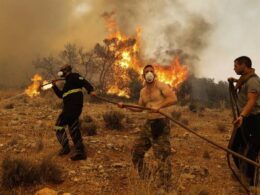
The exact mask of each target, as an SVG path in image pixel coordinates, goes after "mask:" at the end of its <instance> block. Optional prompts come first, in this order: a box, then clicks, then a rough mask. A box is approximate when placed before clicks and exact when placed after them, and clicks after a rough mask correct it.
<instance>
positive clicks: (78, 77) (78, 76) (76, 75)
mask: <svg viewBox="0 0 260 195" xmlns="http://www.w3.org/2000/svg"><path fill="white" fill-rule="evenodd" d="M71 78H73V79H79V80H84V77H83V76H81V75H80V74H79V73H76V72H73V73H71Z"/></svg>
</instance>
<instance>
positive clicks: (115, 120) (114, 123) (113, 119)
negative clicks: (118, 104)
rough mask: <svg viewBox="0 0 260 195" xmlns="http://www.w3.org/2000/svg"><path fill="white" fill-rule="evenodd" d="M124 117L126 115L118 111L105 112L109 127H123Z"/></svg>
mask: <svg viewBox="0 0 260 195" xmlns="http://www.w3.org/2000/svg"><path fill="white" fill-rule="evenodd" d="M124 117H125V115H124V114H123V113H121V112H118V111H109V112H106V113H104V114H103V119H104V121H105V125H106V127H107V128H109V129H116V130H120V129H122V128H123V125H122V120H123V119H124Z"/></svg>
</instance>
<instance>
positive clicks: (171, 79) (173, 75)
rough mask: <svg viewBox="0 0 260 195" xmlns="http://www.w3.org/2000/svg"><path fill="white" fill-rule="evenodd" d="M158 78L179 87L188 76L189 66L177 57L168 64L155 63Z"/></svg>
mask: <svg viewBox="0 0 260 195" xmlns="http://www.w3.org/2000/svg"><path fill="white" fill-rule="evenodd" d="M155 69H156V75H157V79H158V80H159V81H161V82H164V83H166V84H169V85H170V86H172V87H173V88H174V89H177V88H178V87H179V86H180V85H181V84H182V82H183V81H185V80H186V79H187V78H188V68H187V66H184V65H181V64H180V61H179V58H178V57H175V58H174V59H173V61H172V63H171V64H170V65H168V66H162V65H155Z"/></svg>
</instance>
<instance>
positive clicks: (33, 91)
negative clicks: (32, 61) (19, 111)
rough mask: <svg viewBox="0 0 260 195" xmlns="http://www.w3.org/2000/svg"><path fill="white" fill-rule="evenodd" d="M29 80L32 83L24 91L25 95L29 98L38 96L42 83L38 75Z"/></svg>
mask: <svg viewBox="0 0 260 195" xmlns="http://www.w3.org/2000/svg"><path fill="white" fill-rule="evenodd" d="M31 80H32V82H33V83H32V84H31V85H30V86H29V87H28V88H27V89H26V90H25V93H26V94H27V95H28V96H30V97H35V96H37V95H39V94H40V87H41V84H42V82H43V81H42V77H41V75H39V74H35V75H34V76H33V78H32V79H31Z"/></svg>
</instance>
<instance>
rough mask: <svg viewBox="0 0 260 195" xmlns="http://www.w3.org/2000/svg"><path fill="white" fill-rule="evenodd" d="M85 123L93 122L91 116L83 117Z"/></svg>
mask: <svg viewBox="0 0 260 195" xmlns="http://www.w3.org/2000/svg"><path fill="white" fill-rule="evenodd" d="M83 122H86V123H90V122H93V118H92V117H91V116H89V115H85V116H83Z"/></svg>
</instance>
